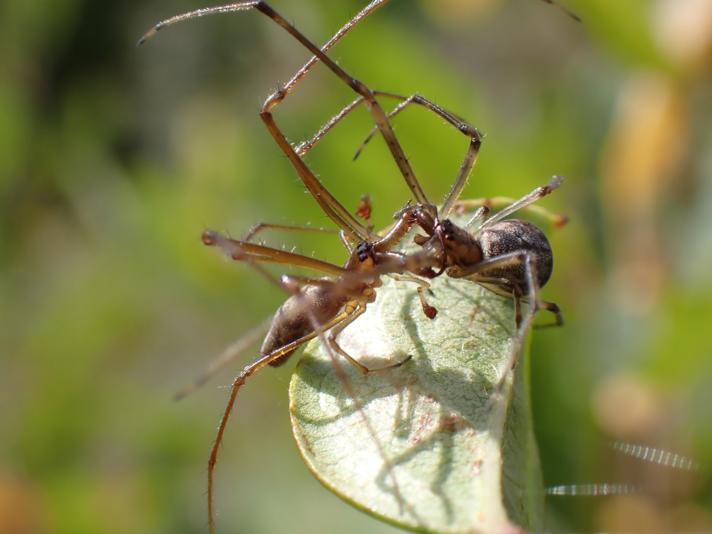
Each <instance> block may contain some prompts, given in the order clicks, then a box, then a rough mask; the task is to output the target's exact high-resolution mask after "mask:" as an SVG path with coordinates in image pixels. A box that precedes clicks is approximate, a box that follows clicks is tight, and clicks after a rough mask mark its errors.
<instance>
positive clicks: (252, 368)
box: [208, 312, 348, 534]
mask: <svg viewBox="0 0 712 534" xmlns="http://www.w3.org/2000/svg"><path fill="white" fill-rule="evenodd" d="M347 318H348V314H347V313H346V312H342V313H340V314H339V315H337V316H336V317H334V318H333V319H332V320H331V321H329V322H328V323H326V324H324V325H320V327H319V330H320V331H322V332H324V331H327V330H329V329H331V328H333V327H334V326H336V325H338V324H339V323H340V322H342V321H344V320H346V319H347ZM317 335H319V334H318V333H317V332H316V331H314V332H311V333H309V334H307V335H305V336H303V337H301V338H299V339H297V340H295V341H292V342H291V343H287V344H286V345H284V346H283V347H280V348H278V349H276V350H274V351H272V352H270V353H269V354H265V355H264V356H262V357H260V358H259V359H258V360H256V361H254V362H253V363H251V364H249V365H247V366H245V368H244V369H243V370H242V371H241V372H240V374H239V375H237V377H236V378H235V379H234V380H233V382H232V386H231V388H230V396H229V397H228V401H227V405H226V407H225V411H224V412H223V415H222V417H221V419H220V425H219V426H218V431H217V434H216V436H215V441H214V442H213V446H212V448H211V449H210V457H209V459H208V529H209V531H210V533H211V534H212V533H214V532H215V517H214V516H215V510H214V505H213V497H214V487H213V485H214V480H215V465H216V464H217V461H218V453H219V451H220V445H221V443H222V440H223V436H224V434H225V428H226V427H227V422H228V420H229V419H230V414H231V413H232V410H233V407H234V406H235V400H236V399H237V394H238V393H239V392H240V389H241V388H242V386H243V385H244V384H245V382H246V381H247V379H248V378H250V377H251V376H252V375H254V374H255V373H256V372H257V371H259V370H260V369H262V368H263V367H265V366H267V365H269V364H270V363H271V362H274V361H277V360H279V359H280V358H281V357H283V356H284V355H285V354H289V353H290V352H292V351H294V350H296V349H297V348H299V347H300V346H302V345H303V344H304V343H306V342H307V341H309V340H311V339H314V338H315V337H317Z"/></svg>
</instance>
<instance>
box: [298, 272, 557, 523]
mask: <svg viewBox="0 0 712 534" xmlns="http://www.w3.org/2000/svg"><path fill="white" fill-rule="evenodd" d="M432 290H433V292H434V295H431V296H430V297H429V299H428V300H429V302H430V303H431V304H433V305H434V306H436V308H437V309H438V311H439V313H438V316H437V317H436V318H435V319H434V320H430V319H427V318H426V317H425V316H424V314H423V312H422V310H421V307H420V303H419V300H418V297H417V293H416V291H415V288H414V284H412V283H407V282H403V281H394V280H390V279H387V278H384V285H383V287H382V288H379V290H378V298H377V300H376V302H374V303H373V304H370V305H369V307H368V311H367V312H366V313H365V314H364V315H363V316H362V317H360V318H359V319H357V320H356V321H355V322H354V323H353V324H352V325H350V326H349V327H348V328H346V329H345V330H344V332H343V333H342V334H341V335H340V336H339V338H338V340H339V344H340V345H341V346H342V347H343V348H344V349H345V350H346V351H347V352H348V353H349V354H351V355H352V356H354V357H356V358H357V359H358V360H359V361H361V362H362V363H364V364H366V365H368V366H369V367H371V368H380V367H383V366H386V365H388V364H391V363H394V362H398V361H400V360H402V359H403V358H404V357H405V356H406V355H411V356H412V359H411V360H410V361H408V362H407V363H405V364H404V365H403V366H401V367H398V368H395V369H390V370H385V371H382V372H378V373H372V374H369V375H365V376H364V375H362V374H361V373H360V372H358V370H356V369H355V368H354V367H353V366H352V365H349V364H348V363H345V362H344V360H343V359H341V360H340V361H339V364H340V365H339V366H338V367H340V368H342V369H343V371H342V372H341V373H339V372H337V371H338V369H337V368H336V366H335V365H334V363H333V361H332V358H331V356H330V355H329V354H328V353H327V351H326V350H324V348H323V347H322V346H321V345H320V344H319V343H311V344H310V345H309V346H308V347H307V349H306V351H305V355H304V357H303V358H302V360H301V362H300V363H299V365H298V367H297V370H296V372H295V374H294V375H293V377H292V381H291V384H290V391H289V393H290V413H291V418H292V427H293V431H294V436H295V438H296V440H297V444H298V446H299V449H300V451H301V453H302V455H303V457H304V460H305V461H306V463H307V465H308V466H309V468H310V469H311V471H312V472H313V473H314V475H315V476H316V477H317V478H318V479H319V480H320V481H321V482H322V483H323V484H324V485H325V486H326V487H328V488H329V489H331V490H332V491H333V492H335V493H336V494H337V495H339V496H340V497H341V498H343V499H344V500H346V501H347V502H349V503H350V504H352V505H354V506H356V507H358V508H360V509H362V510H365V511H366V512H368V513H370V514H372V515H374V516H376V517H379V518H381V519H383V520H385V521H388V522H390V523H393V524H395V525H397V526H399V527H403V528H407V529H411V530H415V531H420V532H438V533H444V532H447V533H459V532H463V533H464V532H498V533H499V532H512V531H515V532H516V531H519V530H521V528H526V529H534V530H537V529H539V530H540V529H541V526H542V521H541V518H542V515H543V490H542V486H541V474H540V470H539V460H538V454H537V450H536V443H535V441H534V436H533V433H532V424H531V413H530V405H529V400H528V397H529V394H528V379H525V375H526V366H527V360H528V357H527V355H526V354H525V355H524V356H522V357H521V358H520V364H519V366H518V367H517V371H516V372H515V373H514V378H513V379H512V377H511V376H510V377H509V379H508V380H507V382H506V384H505V387H504V389H503V390H502V391H501V392H500V393H498V394H496V395H493V394H492V392H493V391H494V389H495V388H494V383H495V382H496V374H497V371H498V369H500V368H501V366H502V362H503V361H504V360H505V358H506V357H507V356H508V354H509V352H510V349H511V343H512V333H513V329H514V313H513V309H512V302H511V301H510V300H507V299H505V298H501V297H499V296H497V295H495V294H493V293H492V292H490V291H488V290H486V289H484V288H482V287H481V286H479V285H477V284H475V283H473V282H470V281H467V280H455V279H452V278H448V277H447V276H441V277H439V278H437V279H435V280H433V281H432ZM344 377H346V378H345V379H344ZM512 384H514V385H512ZM369 426H370V429H371V430H369Z"/></svg>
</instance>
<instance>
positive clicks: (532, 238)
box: [478, 219, 554, 293]
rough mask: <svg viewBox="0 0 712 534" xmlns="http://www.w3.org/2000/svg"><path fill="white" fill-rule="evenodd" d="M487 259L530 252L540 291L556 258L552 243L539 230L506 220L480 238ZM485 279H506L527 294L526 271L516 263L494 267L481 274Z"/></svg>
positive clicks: (516, 220)
mask: <svg viewBox="0 0 712 534" xmlns="http://www.w3.org/2000/svg"><path fill="white" fill-rule="evenodd" d="M478 238H479V243H480V247H481V248H482V255H483V257H484V259H494V258H497V257H498V256H502V255H504V254H509V253H513V252H519V251H522V252H529V253H531V254H532V255H533V256H534V266H535V268H536V278H537V283H538V286H539V287H543V286H544V284H546V282H547V281H548V280H549V277H550V276H551V271H552V269H553V264H554V261H553V255H552V252H551V245H549V240H548V239H547V238H546V236H545V235H544V232H542V231H541V230H540V229H539V228H537V227H536V226H534V225H533V224H531V223H529V222H526V221H522V220H519V219H507V220H504V221H501V222H498V223H496V224H493V225H492V226H490V227H488V228H486V229H485V230H483V231H482V233H481V234H480V235H479V236H478ZM479 274H481V275H482V276H491V277H493V278H503V279H506V280H508V281H509V282H510V283H512V284H513V285H516V287H517V288H519V289H520V290H521V291H522V293H526V289H527V279H526V267H525V265H524V263H523V262H516V263H512V264H511V265H508V266H506V267H493V268H492V269H487V270H483V271H480V273H479Z"/></svg>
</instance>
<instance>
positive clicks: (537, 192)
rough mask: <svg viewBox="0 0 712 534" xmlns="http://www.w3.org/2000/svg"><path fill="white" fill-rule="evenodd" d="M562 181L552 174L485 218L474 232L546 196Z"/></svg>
mask: <svg viewBox="0 0 712 534" xmlns="http://www.w3.org/2000/svg"><path fill="white" fill-rule="evenodd" d="M563 181H564V179H563V177H561V176H557V175H555V176H552V177H551V180H550V181H549V183H548V184H546V185H543V186H539V187H537V188H536V189H534V190H533V191H532V192H531V193H529V194H527V195H524V196H523V197H522V198H520V199H518V200H516V201H514V202H513V203H512V204H510V205H509V206H507V207H506V208H504V209H503V210H502V211H500V212H497V213H496V214H494V215H493V216H491V217H490V218H488V219H487V220H485V222H483V223H482V224H480V225H479V227H477V228H476V229H475V233H478V232H481V231H482V230H484V229H485V228H487V227H488V226H492V225H493V224H495V223H498V222H499V221H501V220H502V219H506V218H507V217H509V216H510V215H511V214H512V213H514V212H516V211H519V210H521V209H524V208H526V207H528V206H529V205H530V204H533V203H534V202H536V201H537V200H539V199H540V198H542V197H545V196H547V195H548V194H550V193H551V192H552V191H554V189H557V188H558V187H559V186H560V185H561V183H562V182H563Z"/></svg>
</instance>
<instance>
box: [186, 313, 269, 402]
mask: <svg viewBox="0 0 712 534" xmlns="http://www.w3.org/2000/svg"><path fill="white" fill-rule="evenodd" d="M271 323H272V317H269V318H268V319H266V320H265V321H262V323H260V324H259V325H257V326H256V327H254V328H252V329H251V330H250V331H249V332H246V333H245V334H243V335H242V336H240V339H238V340H237V341H235V342H233V343H231V344H230V345H229V346H227V347H226V348H225V350H223V351H222V352H221V353H220V354H219V355H218V356H217V358H215V359H214V360H213V361H211V362H210V363H209V364H208V366H207V367H206V368H205V370H204V371H203V372H201V373H200V374H199V375H198V376H197V378H195V380H193V381H192V382H191V383H190V384H188V385H187V386H186V387H184V388H183V389H181V390H179V391H177V392H176V394H175V395H174V396H173V398H174V399H175V400H177V401H178V400H182V399H184V398H186V397H187V396H188V395H190V394H191V393H193V392H194V391H195V390H197V389H198V388H200V387H201V386H203V385H204V384H205V383H206V382H207V381H208V380H210V379H211V378H212V377H213V376H215V374H217V373H218V371H220V370H221V369H223V368H225V366H227V365H229V364H230V363H232V362H234V361H235V360H236V359H237V358H238V357H239V356H240V355H242V354H244V353H245V351H246V350H247V349H249V348H250V347H252V346H253V345H255V344H257V343H258V342H259V341H260V340H261V339H262V338H263V337H264V335H265V333H266V332H267V330H268V329H269V325H270V324H271Z"/></svg>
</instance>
